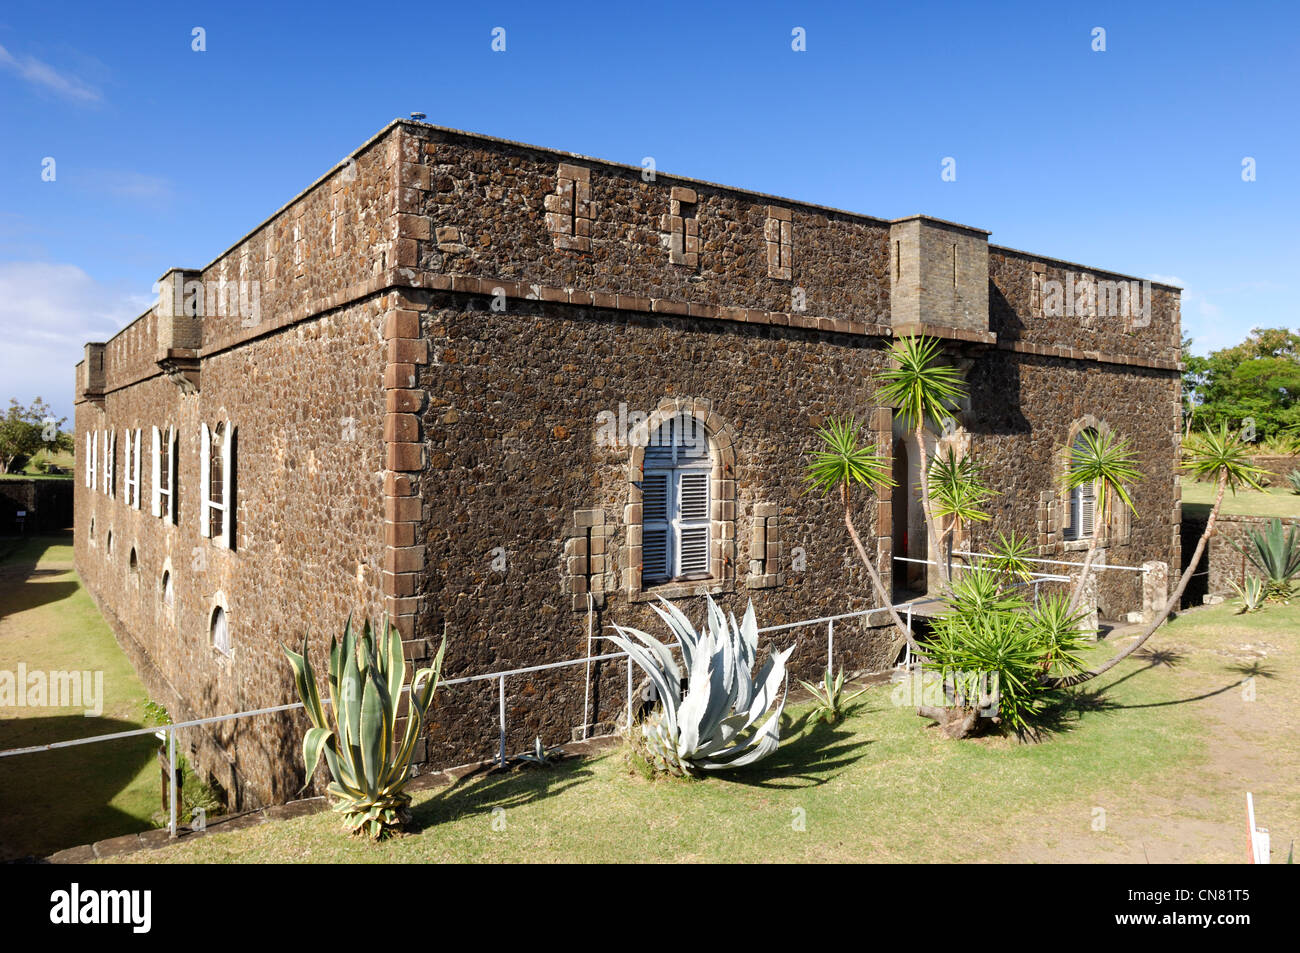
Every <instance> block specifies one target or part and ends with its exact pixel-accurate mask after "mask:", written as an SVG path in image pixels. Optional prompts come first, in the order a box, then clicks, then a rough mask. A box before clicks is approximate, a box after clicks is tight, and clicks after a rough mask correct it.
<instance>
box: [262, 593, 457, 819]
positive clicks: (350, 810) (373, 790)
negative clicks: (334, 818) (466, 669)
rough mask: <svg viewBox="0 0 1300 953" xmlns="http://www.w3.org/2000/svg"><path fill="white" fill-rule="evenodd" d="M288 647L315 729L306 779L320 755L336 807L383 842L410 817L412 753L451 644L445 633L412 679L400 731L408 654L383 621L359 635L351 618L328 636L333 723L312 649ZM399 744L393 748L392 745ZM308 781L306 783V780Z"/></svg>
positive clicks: (307, 745) (305, 753) (309, 738)
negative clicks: (379, 629) (337, 634)
mask: <svg viewBox="0 0 1300 953" xmlns="http://www.w3.org/2000/svg"><path fill="white" fill-rule="evenodd" d="M281 647H282V648H284V653H285V655H287V656H288V657H289V664H290V665H291V666H292V667H293V677H294V682H295V683H296V685H297V688H298V697H299V698H300V699H302V703H303V706H304V707H305V708H306V709H307V717H308V718H309V719H311V723H312V727H311V728H310V729H308V731H307V735H306V737H305V738H304V739H303V743H302V760H303V764H304V765H305V766H306V768H307V780H308V782H310V781H311V776H312V775H313V774H314V773H315V771H316V766H317V765H318V764H319V763H320V759H321V758H322V757H324V758H325V764H326V765H327V766H328V768H329V772H330V777H331V778H333V781H332V782H331V784H330V785H329V787H328V788H327V790H328V792H329V793H330V794H331V795H333V796H334V797H335V798H336V799H337V803H336V805H335V808H334V809H335V810H336V811H339V812H340V813H342V815H343V818H344V822H345V823H346V824H347V826H348V828H349V829H351V831H352V833H354V834H363V833H365V834H369V835H370V836H371V837H372V838H374V839H376V840H379V839H380V838H383V837H386V836H387V835H389V834H391V833H392V832H393V831H394V830H396V829H398V828H400V827H401V826H402V825H403V824H404V823H405V822H406V820H407V819H408V817H409V814H410V812H409V810H408V808H409V806H410V803H411V796H410V795H409V794H407V793H406V791H405V787H406V784H407V782H408V781H409V780H410V778H411V756H412V755H413V754H414V753H415V742H416V739H417V738H418V737H419V734H420V729H421V727H422V726H423V724H424V715H425V712H427V711H428V710H429V705H430V703H431V702H432V701H433V694H434V692H435V691H436V690H437V688H438V680H439V678H440V676H441V673H442V659H443V655H444V653H445V652H446V650H447V640H446V639H443V641H442V645H441V646H439V648H438V654H437V656H436V657H435V658H434V660H433V664H432V665H431V666H429V667H428V668H422V669H420V670H418V671H417V672H416V673H415V677H414V679H413V680H412V681H411V690H410V700H409V707H410V709H411V710H410V711H409V712H407V713H406V714H407V717H406V728H405V730H404V731H403V732H402V733H401V735H400V736H399V734H398V730H397V722H398V718H399V717H400V713H399V709H400V707H401V700H402V694H403V692H404V691H405V688H406V659H405V657H404V656H403V655H402V637H401V635H400V633H399V632H398V631H397V629H396V628H394V627H393V626H391V625H389V624H388V620H387V618H385V619H384V626H383V634H382V635H380V636H378V637H376V636H375V635H374V634H372V632H371V629H370V623H369V622H368V621H367V622H366V624H365V629H364V631H363V633H362V635H361V637H360V638H357V635H356V633H355V632H354V631H353V628H352V617H351V616H349V617H348V621H347V625H346V626H345V627H344V629H343V641H342V642H338V641H337V640H335V639H334V638H333V637H331V638H330V670H329V691H330V700H329V704H330V707H331V709H332V710H333V712H334V724H333V725H331V724H330V722H329V720H328V719H327V718H326V717H325V708H324V706H323V704H322V703H321V696H320V690H319V688H318V687H317V685H316V673H315V671H314V670H313V669H312V664H311V659H310V658H309V657H308V654H307V638H306V637H305V636H304V637H303V640H302V652H300V653H299V652H294V651H291V650H290V649H289V648H287V647H284V646H281ZM394 749H396V750H394ZM304 786H305V785H304Z"/></svg>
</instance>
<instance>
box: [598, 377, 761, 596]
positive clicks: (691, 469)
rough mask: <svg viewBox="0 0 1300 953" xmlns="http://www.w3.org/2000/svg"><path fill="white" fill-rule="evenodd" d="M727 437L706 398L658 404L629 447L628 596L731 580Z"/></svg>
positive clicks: (686, 590)
mask: <svg viewBox="0 0 1300 953" xmlns="http://www.w3.org/2000/svg"><path fill="white" fill-rule="evenodd" d="M732 445H733V444H732V439H731V436H730V434H729V432H728V431H727V429H726V427H725V424H724V423H723V421H722V419H721V418H720V417H718V415H717V414H714V413H712V411H711V408H710V407H709V405H708V404H707V403H706V402H704V401H698V400H686V399H670V400H667V401H665V402H664V403H663V404H661V405H660V408H659V409H658V410H656V411H655V412H654V414H652V415H651V417H650V419H649V420H648V421H647V423H646V425H645V427H644V429H643V430H642V431H640V433H639V434H638V435H637V437H636V439H634V441H633V446H632V460H631V486H630V488H629V504H628V507H627V512H626V513H625V522H626V524H627V543H626V546H625V547H624V558H623V561H622V568H623V570H624V572H625V574H626V575H625V585H626V588H627V590H628V594H629V598H631V599H633V600H634V601H636V600H638V599H643V598H655V597H657V596H660V595H662V596H666V597H669V598H672V597H675V596H689V595H697V594H699V593H700V592H724V591H730V590H731V589H732V588H734V585H735V545H736V540H735V536H736V532H735V507H736V503H735V493H736V490H735V485H736V484H735V474H734V466H735V464H734V454H733V451H732Z"/></svg>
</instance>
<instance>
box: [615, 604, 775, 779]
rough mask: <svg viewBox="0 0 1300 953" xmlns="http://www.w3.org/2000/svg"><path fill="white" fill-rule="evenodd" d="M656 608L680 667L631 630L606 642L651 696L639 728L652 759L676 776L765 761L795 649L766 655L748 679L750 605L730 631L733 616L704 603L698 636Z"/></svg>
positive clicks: (676, 616)
mask: <svg viewBox="0 0 1300 953" xmlns="http://www.w3.org/2000/svg"><path fill="white" fill-rule="evenodd" d="M660 601H662V602H663V608H662V609H661V608H660V607H659V606H651V608H653V609H654V610H655V612H657V613H659V616H660V618H662V619H663V620H664V622H666V623H667V624H668V628H669V629H670V630H671V631H672V633H673V635H674V636H675V637H676V639H677V644H678V646H679V647H680V648H681V653H682V664H681V665H680V666H679V665H678V663H677V660H676V659H675V658H673V653H672V649H671V648H670V647H669V646H668V645H665V644H664V643H663V642H660V641H658V640H657V639H654V638H652V637H650V636H649V635H646V634H645V633H644V632H641V631H640V630H638V629H632V628H626V627H624V626H620V625H616V626H614V630H615V632H617V634H616V635H610V636H606V637H607V638H608V639H609V640H610V641H611V642H613V643H615V644H616V645H617V646H619V648H621V649H623V651H625V652H627V653H628V655H630V656H631V657H632V660H633V661H634V662H636V664H637V665H639V666H640V667H641V668H642V669H643V670H644V671H645V673H646V675H648V676H649V677H650V681H651V683H652V684H653V685H654V687H655V690H656V691H657V692H658V695H659V699H660V702H661V707H660V708H659V709H658V710H656V711H655V712H654V713H653V714H652V715H650V717H649V718H647V719H646V721H645V722H644V724H643V725H642V732H643V734H644V736H645V741H646V746H647V748H648V749H649V751H650V754H651V756H652V757H653V758H654V759H655V760H656V762H658V763H659V765H660V766H661V767H662V768H664V769H666V770H668V771H670V772H673V773H675V774H698V773H700V772H703V771H720V770H722V769H724V768H738V767H741V766H742V765H746V764H753V763H754V762H755V761H758V760H760V759H762V758H765V757H767V756H768V755H769V754H771V753H772V752H773V751H775V750H776V748H777V745H779V744H780V742H781V712H782V710H783V709H784V708H785V692H784V690H783V686H784V683H785V663H786V659H788V658H789V657H790V653H791V652H793V651H794V646H791V647H790V648H788V649H786V650H785V651H784V652H773V653H772V654H771V656H770V657H769V658H768V660H767V661H766V662H764V663H763V667H762V669H761V671H759V673H758V678H757V679H755V678H754V677H753V676H752V674H751V673H752V672H753V669H754V661H755V658H756V657H757V654H758V623H757V622H755V621H754V604H753V603H752V602H751V603H750V604H749V607H748V608H747V609H746V610H745V617H744V619H743V620H742V621H741V622H740V624H739V625H737V623H736V617H735V615H734V614H733V615H731V616H730V617H728V616H726V615H724V614H723V612H722V610H721V609H719V608H718V606H717V604H716V603H714V601H713V599H712V598H709V600H708V614H707V626H706V627H702V628H701V629H700V631H698V632H697V631H696V630H695V627H694V626H693V625H691V623H690V620H689V619H687V618H686V616H685V615H684V614H683V613H682V611H681V610H680V609H678V608H677V607H676V606H673V605H671V604H670V603H668V602H667V601H666V600H660ZM683 669H685V678H683V674H682V672H683ZM683 681H685V692H684V693H683V689H682V683H683ZM778 692H780V693H781V697H780V700H779V702H778V700H777V693H778ZM773 705H775V710H772V709H773ZM769 711H771V714H770V715H769V714H768V713H769ZM765 715H766V716H767V720H766V721H764V722H762V724H761V725H760V724H759V721H760V719H762V718H763V717H764V716H765Z"/></svg>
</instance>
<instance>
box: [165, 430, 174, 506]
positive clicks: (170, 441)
mask: <svg viewBox="0 0 1300 953" xmlns="http://www.w3.org/2000/svg"><path fill="white" fill-rule="evenodd" d="M176 444H177V441H176V428H175V427H168V428H167V473H166V479H167V508H166V510H164V515H165V516H166V517H167V519H168V520H170V521H171V522H172V524H173V525H175V523H176Z"/></svg>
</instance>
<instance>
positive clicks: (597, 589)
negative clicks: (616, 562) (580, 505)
mask: <svg viewBox="0 0 1300 953" xmlns="http://www.w3.org/2000/svg"><path fill="white" fill-rule="evenodd" d="M613 535H614V526H613V524H611V523H607V522H605V511H604V510H599V509H595V510H575V511H574V514H573V523H572V525H570V526H569V528H568V530H567V531H566V534H565V537H566V538H565V540H564V566H563V568H562V575H563V578H564V591H565V592H566V593H567V594H568V595H569V605H570V608H571V609H572V610H573V611H574V612H586V611H587V608H588V605H590V606H591V607H593V608H596V609H603V608H605V594H606V593H607V592H610V591H612V590H613V589H614V588H615V586H614V572H613V565H612V563H611V558H612V555H613V554H612V552H611V547H610V541H611V539H612V537H613ZM588 596H590V599H589V598H588Z"/></svg>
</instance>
